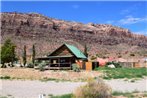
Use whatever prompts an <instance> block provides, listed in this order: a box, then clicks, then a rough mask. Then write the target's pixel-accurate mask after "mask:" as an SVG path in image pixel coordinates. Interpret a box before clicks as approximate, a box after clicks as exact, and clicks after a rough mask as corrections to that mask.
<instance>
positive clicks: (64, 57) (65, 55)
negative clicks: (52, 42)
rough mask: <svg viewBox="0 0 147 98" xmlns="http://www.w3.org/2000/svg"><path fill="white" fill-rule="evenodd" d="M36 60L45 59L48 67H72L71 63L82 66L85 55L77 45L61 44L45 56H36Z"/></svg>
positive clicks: (85, 58)
mask: <svg viewBox="0 0 147 98" xmlns="http://www.w3.org/2000/svg"><path fill="white" fill-rule="evenodd" d="M37 60H46V61H47V62H48V64H47V67H48V69H72V64H73V63H77V64H78V65H79V67H80V68H84V66H85V65H84V61H86V60H87V57H86V56H85V55H84V54H83V53H82V51H80V50H79V49H78V48H77V47H75V46H73V45H69V44H63V45H61V46H60V47H59V48H57V49H56V50H55V51H53V52H52V53H51V54H50V55H48V56H47V57H42V58H37Z"/></svg>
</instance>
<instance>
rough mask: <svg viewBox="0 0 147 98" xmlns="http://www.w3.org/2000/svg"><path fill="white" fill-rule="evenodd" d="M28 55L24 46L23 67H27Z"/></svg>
mask: <svg viewBox="0 0 147 98" xmlns="http://www.w3.org/2000/svg"><path fill="white" fill-rule="evenodd" d="M26 56H27V54H26V45H24V49H23V65H24V66H25V65H26V63H27V58H26Z"/></svg>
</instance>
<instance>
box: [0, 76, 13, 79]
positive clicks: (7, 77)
mask: <svg viewBox="0 0 147 98" xmlns="http://www.w3.org/2000/svg"><path fill="white" fill-rule="evenodd" d="M10 78H11V77H10V76H1V77H0V79H10Z"/></svg>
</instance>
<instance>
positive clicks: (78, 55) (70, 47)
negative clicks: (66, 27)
mask: <svg viewBox="0 0 147 98" xmlns="http://www.w3.org/2000/svg"><path fill="white" fill-rule="evenodd" d="M64 45H65V46H67V47H68V48H69V50H70V51H71V52H72V53H73V54H74V55H75V56H76V57H77V58H82V59H86V58H87V57H86V56H85V55H84V54H83V53H82V52H81V51H80V50H79V49H78V48H76V47H75V46H72V45H69V44H64Z"/></svg>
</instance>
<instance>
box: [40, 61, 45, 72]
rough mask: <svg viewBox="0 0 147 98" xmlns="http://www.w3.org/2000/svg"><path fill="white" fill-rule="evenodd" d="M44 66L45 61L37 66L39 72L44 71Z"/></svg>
mask: <svg viewBox="0 0 147 98" xmlns="http://www.w3.org/2000/svg"><path fill="white" fill-rule="evenodd" d="M45 66H46V62H45V61H42V62H41V63H40V64H39V70H40V71H44V70H45V68H44V67H45Z"/></svg>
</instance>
